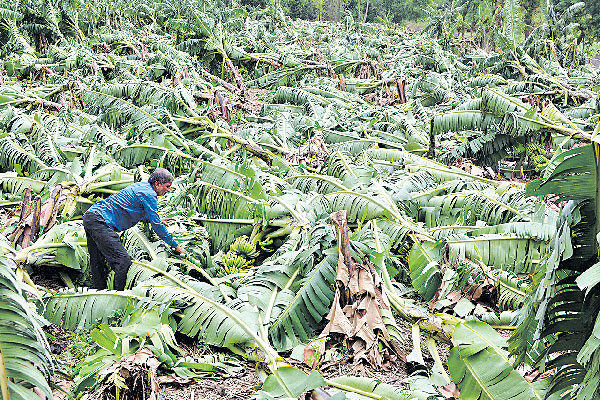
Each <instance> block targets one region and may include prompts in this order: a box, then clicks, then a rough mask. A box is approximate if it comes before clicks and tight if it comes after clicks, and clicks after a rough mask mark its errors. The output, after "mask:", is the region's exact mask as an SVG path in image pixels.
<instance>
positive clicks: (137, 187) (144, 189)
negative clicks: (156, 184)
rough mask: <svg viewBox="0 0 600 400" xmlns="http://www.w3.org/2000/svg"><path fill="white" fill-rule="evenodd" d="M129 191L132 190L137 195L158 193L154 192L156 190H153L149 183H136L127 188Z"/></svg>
mask: <svg viewBox="0 0 600 400" xmlns="http://www.w3.org/2000/svg"><path fill="white" fill-rule="evenodd" d="M127 189H130V190H132V191H133V192H135V193H146V194H152V193H156V192H155V191H154V189H152V185H150V184H149V183H148V182H136V183H133V184H131V185H129V186H128V187H127Z"/></svg>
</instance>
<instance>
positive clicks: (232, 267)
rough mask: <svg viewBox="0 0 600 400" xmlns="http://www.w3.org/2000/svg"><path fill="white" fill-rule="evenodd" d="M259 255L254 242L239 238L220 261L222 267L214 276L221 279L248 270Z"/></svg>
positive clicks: (243, 237)
mask: <svg viewBox="0 0 600 400" xmlns="http://www.w3.org/2000/svg"><path fill="white" fill-rule="evenodd" d="M259 255H260V252H259V251H258V250H257V249H256V241H254V240H252V239H250V238H248V236H246V235H244V236H240V237H239V238H237V239H235V242H233V243H232V244H231V246H230V247H229V251H228V252H227V253H225V255H224V256H223V258H222V259H221V260H222V262H223V267H222V268H221V269H219V270H218V271H217V274H216V276H217V277H219V278H222V277H224V276H227V275H231V274H236V273H239V272H242V271H244V270H246V269H248V268H250V267H251V266H252V265H253V264H254V260H255V259H256V258H257V257H258V256H259Z"/></svg>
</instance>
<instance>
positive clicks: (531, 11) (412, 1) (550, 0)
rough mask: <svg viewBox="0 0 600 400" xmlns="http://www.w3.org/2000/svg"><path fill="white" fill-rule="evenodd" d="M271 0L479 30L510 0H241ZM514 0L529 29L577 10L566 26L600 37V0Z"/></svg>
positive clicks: (299, 10) (298, 11)
mask: <svg viewBox="0 0 600 400" xmlns="http://www.w3.org/2000/svg"><path fill="white" fill-rule="evenodd" d="M271 1H278V2H280V5H281V7H282V8H283V10H284V12H285V13H286V14H287V15H289V16H291V17H292V18H300V19H307V20H333V21H339V20H341V19H342V18H344V17H345V15H347V14H350V15H352V17H353V18H354V19H355V20H357V21H361V22H383V23H388V22H393V23H403V22H408V21H427V20H428V17H429V16H430V15H432V14H433V15H434V17H436V18H439V15H440V14H441V13H446V14H448V13H449V14H451V15H449V20H451V21H453V22H454V23H457V24H461V25H465V26H467V27H469V26H470V27H472V28H473V29H472V30H474V31H476V30H477V29H476V28H475V27H476V26H477V25H480V24H481V23H482V22H483V23H485V22H488V23H490V24H493V23H495V22H494V21H496V22H497V20H498V19H499V18H501V17H500V15H501V13H502V9H503V6H504V2H505V1H508V0H241V2H242V4H245V5H249V6H255V7H265V6H268V5H269V4H270V2H271ZM512 2H513V3H515V2H516V3H518V4H519V5H520V9H521V14H522V20H523V24H524V28H525V32H530V31H531V30H533V28H535V27H536V26H539V25H540V24H544V21H547V19H548V18H557V19H560V17H561V15H562V14H563V13H565V12H567V13H569V12H570V10H573V11H575V12H576V14H575V18H573V19H571V22H574V23H579V24H580V26H579V27H575V26H565V29H571V30H574V29H576V30H577V32H575V37H576V38H579V40H583V39H588V40H591V41H594V40H595V41H597V40H600V0H587V1H585V2H581V1H578V0H520V1H515V0H512ZM548 5H550V8H549V7H548ZM551 14H554V16H552V15H551Z"/></svg>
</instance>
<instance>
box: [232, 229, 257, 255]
mask: <svg viewBox="0 0 600 400" xmlns="http://www.w3.org/2000/svg"><path fill="white" fill-rule="evenodd" d="M229 252H234V253H237V254H239V255H241V256H244V257H245V258H246V259H249V260H254V259H255V258H256V257H258V255H259V254H260V252H259V251H258V250H256V242H255V241H251V240H250V239H249V238H248V236H246V235H244V236H240V237H239V238H237V239H235V242H233V244H232V245H231V246H230V247H229Z"/></svg>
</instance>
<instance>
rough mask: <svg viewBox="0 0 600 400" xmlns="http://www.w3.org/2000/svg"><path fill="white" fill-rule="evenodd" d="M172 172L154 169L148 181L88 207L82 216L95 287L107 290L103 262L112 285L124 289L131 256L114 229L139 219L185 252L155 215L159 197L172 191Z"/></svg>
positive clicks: (117, 229)
mask: <svg viewBox="0 0 600 400" xmlns="http://www.w3.org/2000/svg"><path fill="white" fill-rule="evenodd" d="M172 184H173V175H171V173H170V172H169V171H167V170H166V169H164V168H157V169H156V170H155V171H154V172H153V173H152V175H150V178H148V182H137V183H134V184H133V185H129V186H128V187H126V188H125V189H123V190H120V191H119V192H117V193H115V194H112V195H110V196H109V197H108V198H106V199H104V200H101V201H99V202H97V203H96V204H94V205H93V206H92V207H90V209H89V210H87V211H86V213H85V214H84V215H83V227H84V228H85V234H86V236H87V245H88V252H89V253H90V270H91V272H92V282H93V287H94V288H95V289H106V275H107V272H106V264H108V266H109V267H111V268H112V269H113V270H114V271H115V280H114V288H115V290H123V289H124V288H125V281H126V279H127V271H128V270H129V267H130V266H131V257H130V256H129V254H127V250H125V247H123V244H122V243H121V239H120V238H119V235H118V234H117V232H122V231H124V230H126V229H129V228H131V227H132V226H134V225H135V224H137V223H138V222H140V221H144V222H150V224H151V225H152V229H154V232H156V234H157V235H158V237H160V238H161V239H162V240H164V241H165V242H166V243H167V244H168V245H169V246H171V247H172V248H173V249H174V250H175V251H176V252H177V253H179V254H186V253H187V251H185V249H184V248H182V247H181V246H179V245H178V244H177V242H176V241H175V239H173V235H171V233H170V232H169V231H167V228H166V227H165V225H164V222H165V221H164V220H161V219H160V217H159V215H158V210H157V208H158V196H163V195H164V194H166V193H168V192H170V191H171V185H172Z"/></svg>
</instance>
